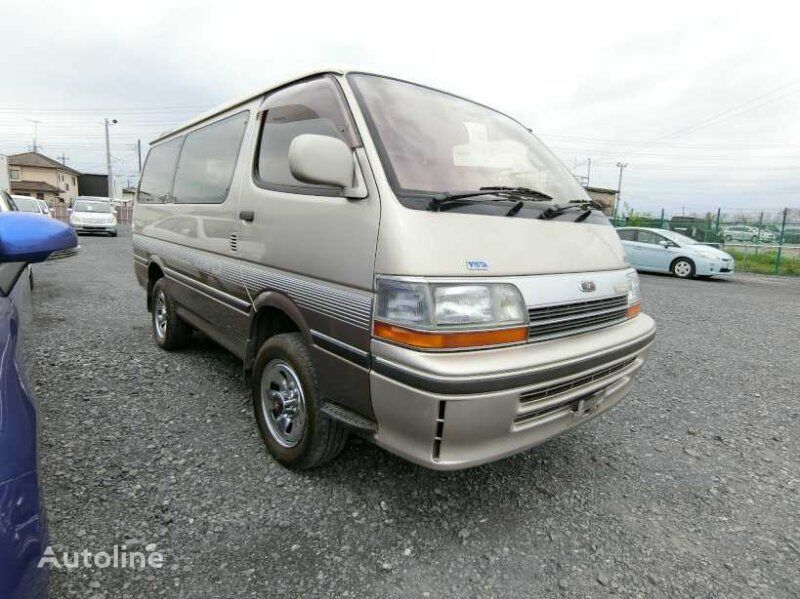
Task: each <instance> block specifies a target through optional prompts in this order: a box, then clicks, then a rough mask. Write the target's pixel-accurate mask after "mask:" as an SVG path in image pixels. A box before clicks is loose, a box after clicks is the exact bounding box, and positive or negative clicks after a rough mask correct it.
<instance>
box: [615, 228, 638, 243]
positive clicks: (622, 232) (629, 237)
mask: <svg viewBox="0 0 800 599" xmlns="http://www.w3.org/2000/svg"><path fill="white" fill-rule="evenodd" d="M617 234H618V235H619V238H620V239H621V240H622V241H636V229H617Z"/></svg>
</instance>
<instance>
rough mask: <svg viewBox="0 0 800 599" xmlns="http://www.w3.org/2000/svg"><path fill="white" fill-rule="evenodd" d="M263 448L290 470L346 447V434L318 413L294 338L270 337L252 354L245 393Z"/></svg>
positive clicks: (309, 365)
mask: <svg viewBox="0 0 800 599" xmlns="http://www.w3.org/2000/svg"><path fill="white" fill-rule="evenodd" d="M251 392H252V396H253V410H254V412H255V417H256V422H257V423H258V428H259V431H260V432H261V438H262V439H263V440H264V444H265V445H266V446H267V449H268V450H269V452H270V453H271V454H272V456H273V457H274V458H275V459H276V460H278V461H279V462H280V463H281V464H283V465H284V466H286V467H288V468H293V469H306V468H314V467H315V466H320V465H322V464H324V463H325V462H328V461H330V460H332V459H333V458H335V457H336V456H337V455H338V454H339V453H340V452H341V451H342V449H344V446H345V444H346V442H347V430H346V429H345V428H344V427H342V426H341V425H340V424H338V423H337V422H334V421H333V420H331V419H330V418H328V417H327V416H325V415H324V414H322V413H321V412H320V408H321V407H322V401H321V399H320V393H319V384H318V381H317V374H316V370H315V368H314V364H313V362H312V359H311V353H310V352H309V350H308V347H307V346H306V344H305V342H304V341H303V337H302V335H300V333H284V334H281V335H275V336H274V337H271V338H270V339H268V340H267V341H266V342H264V345H262V346H261V349H260V350H259V352H258V356H257V357H256V361H255V365H254V366H253V381H252V388H251Z"/></svg>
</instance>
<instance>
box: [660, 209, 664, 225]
mask: <svg viewBox="0 0 800 599" xmlns="http://www.w3.org/2000/svg"><path fill="white" fill-rule="evenodd" d="M663 228H664V209H663V208H662V209H661V226H659V229H663Z"/></svg>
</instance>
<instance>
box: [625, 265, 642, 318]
mask: <svg viewBox="0 0 800 599" xmlns="http://www.w3.org/2000/svg"><path fill="white" fill-rule="evenodd" d="M641 310H642V290H641V288H640V287H639V275H638V274H636V271H632V272H629V273H628V312H627V316H628V318H633V317H634V316H637V315H638V314H639V312H641Z"/></svg>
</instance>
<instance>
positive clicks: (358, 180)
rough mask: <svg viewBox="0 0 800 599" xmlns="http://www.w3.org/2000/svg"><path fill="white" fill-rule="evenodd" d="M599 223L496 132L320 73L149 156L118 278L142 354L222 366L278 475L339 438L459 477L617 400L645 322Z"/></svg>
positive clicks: (404, 96) (533, 150)
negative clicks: (240, 367)
mask: <svg viewBox="0 0 800 599" xmlns="http://www.w3.org/2000/svg"><path fill="white" fill-rule="evenodd" d="M598 208H599V206H597V205H595V204H594V203H593V202H592V201H591V200H590V199H589V198H588V196H587V195H586V193H585V192H584V190H583V189H582V188H581V187H580V185H578V184H577V183H576V181H575V180H574V178H573V177H572V176H571V175H570V173H569V172H568V171H567V169H566V168H565V167H564V166H563V165H562V164H561V163H560V162H559V161H558V160H557V159H556V158H555V157H554V156H553V155H552V154H551V153H550V152H549V151H548V150H547V148H545V147H544V145H543V144H542V143H541V142H540V141H539V140H538V139H537V138H536V137H535V136H534V135H533V134H532V133H531V132H530V131H529V130H528V129H527V128H526V127H525V126H524V125H522V124H520V123H519V122H517V121H516V120H514V119H513V118H511V117H509V116H507V115H505V114H502V113H500V112H498V111H496V110H493V109H491V108H489V107H487V106H483V105H481V104H479V103H476V102H472V101H470V100H466V99H464V98H461V97H458V96H455V95H452V94H448V93H446V92H442V91H439V90H436V89H432V88H430V87H425V86H422V85H416V84H414V83H409V82H407V81H401V80H398V79H392V78H389V77H382V76H377V75H373V74H368V73H361V72H342V71H326V72H320V73H315V74H312V75H308V76H305V77H302V78H299V79H296V80H293V81H289V82H287V83H283V84H281V85H278V86H275V87H271V88H269V89H266V90H264V91H261V92H259V93H257V94H255V95H252V96H249V97H246V98H244V99H241V100H238V101H236V102H232V103H230V104H228V105H226V106H224V107H222V108H220V109H218V110H214V111H212V112H209V113H207V114H205V115H202V116H200V117H198V118H196V119H194V120H192V121H190V122H188V123H186V124H185V125H183V126H180V127H178V128H177V129H175V130H173V131H170V132H169V133H166V134H164V135H162V136H161V137H159V138H158V139H156V140H154V141H153V142H152V147H151V149H150V152H149V154H148V157H147V162H146V164H145V168H144V172H143V174H142V178H141V182H140V184H139V189H138V193H137V198H136V205H135V209H134V222H133V245H134V265H135V270H136V275H137V277H138V279H139V281H140V282H141V284H142V285H143V286H144V287H145V288H146V289H147V307H148V309H149V310H150V311H151V312H152V321H153V333H154V336H155V340H156V342H157V343H158V345H160V346H161V347H162V348H164V349H167V350H174V349H178V348H180V347H182V346H184V345H185V344H186V343H188V342H189V339H190V336H191V332H192V330H193V329H197V330H199V331H202V332H203V333H204V334H206V335H207V336H209V337H210V338H212V339H214V340H216V341H217V342H218V343H219V344H221V345H222V346H224V347H225V348H227V349H228V350H230V351H231V352H232V353H234V354H235V355H237V356H238V357H239V358H241V359H242V360H243V362H244V366H245V369H246V370H247V371H248V372H249V373H251V379H252V395H253V407H254V412H255V417H256V420H257V422H258V426H259V428H260V430H261V434H262V436H263V438H264V441H265V443H266V445H267V447H268V448H269V450H270V452H271V453H272V454H273V455H274V456H275V458H276V459H278V460H279V461H280V462H282V463H283V464H285V465H287V466H290V467H296V468H305V467H311V466H315V465H318V464H321V463H323V462H325V461H327V460H329V459H331V458H333V457H334V456H335V455H336V454H337V453H339V452H340V451H341V449H342V448H343V446H344V445H345V443H346V440H347V437H348V434H350V433H351V432H355V433H357V434H360V435H363V436H365V437H367V438H369V439H371V440H372V441H374V442H375V443H376V444H378V445H380V446H381V447H384V448H386V449H387V450H389V451H391V452H393V453H395V454H398V455H400V456H402V457H404V458H406V459H408V460H411V461H412V462H415V463H417V464H421V465H423V466H427V467H430V468H436V469H442V470H446V469H457V468H465V467H469V466H474V465H477V464H481V463H485V462H489V461H492V460H496V459H498V458H502V457H504V456H508V455H511V454H513V453H516V452H518V451H521V450H524V449H527V448H530V447H533V446H534V445H536V444H538V443H541V442H543V441H545V440H546V439H549V438H550V437H553V436H554V435H557V434H559V433H562V432H564V431H567V430H569V429H571V428H574V427H576V426H578V425H580V424H583V423H585V422H587V421H589V420H591V419H592V418H594V417H596V416H598V415H600V414H602V413H603V412H606V411H608V410H609V409H610V408H611V407H613V406H614V405H616V404H617V403H618V402H619V401H620V400H621V399H622V398H623V397H625V395H626V394H627V393H628V391H629V389H630V387H631V382H632V380H633V377H634V374H635V373H636V371H637V370H639V368H640V367H641V366H642V363H643V361H644V359H645V355H646V353H647V351H648V348H649V346H650V344H651V343H652V342H653V339H654V335H655V326H654V323H653V320H652V319H651V318H650V317H648V316H646V315H645V314H643V313H642V312H641V304H640V293H639V283H638V279H637V276H636V273H635V271H634V270H633V269H631V268H630V266H629V264H628V263H627V260H626V257H625V252H624V251H623V248H622V246H621V244H620V241H619V239H618V237H617V235H616V233H615V231H614V229H613V228H612V227H611V226H610V225H609V223H608V221H607V219H606V217H605V216H604V215H603V214H602V212H601V211H600V210H599V209H598Z"/></svg>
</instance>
